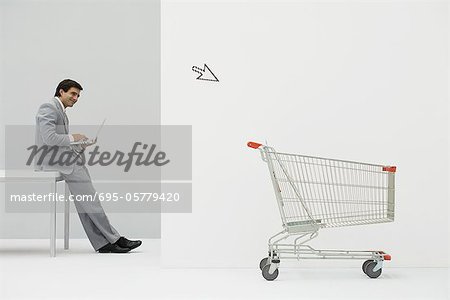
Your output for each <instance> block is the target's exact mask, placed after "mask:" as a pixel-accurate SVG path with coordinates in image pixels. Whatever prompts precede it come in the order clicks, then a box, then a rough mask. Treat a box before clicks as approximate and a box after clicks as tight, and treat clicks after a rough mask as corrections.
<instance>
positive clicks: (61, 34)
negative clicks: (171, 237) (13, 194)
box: [0, 0, 160, 238]
mask: <svg viewBox="0 0 450 300" xmlns="http://www.w3.org/2000/svg"><path fill="white" fill-rule="evenodd" d="M0 30H1V31H0V33H1V35H0V105H1V106H0V108H1V115H0V125H1V126H0V127H1V131H0V140H2V141H3V140H4V128H3V125H5V124H11V125H22V124H30V125H33V124H34V123H35V115H36V112H37V109H38V107H39V106H40V105H41V104H42V103H44V102H46V101H48V100H49V99H51V98H52V97H53V95H54V93H55V89H56V86H57V85H58V83H59V82H60V81H61V80H63V79H65V78H72V79H75V80H77V81H78V82H80V84H81V85H82V86H83V88H84V90H83V92H82V96H81V98H80V100H79V101H78V103H77V104H76V105H75V106H74V107H73V108H71V109H68V110H67V115H68V116H69V119H70V123H71V124H72V125H76V124H80V125H81V124H82V125H84V124H92V125H97V124H100V123H101V122H102V120H103V119H104V118H105V117H106V118H107V125H145V124H147V125H153V124H160V45H159V43H160V4H159V1H141V0H132V1H122V0H117V1H102V0H97V1H75V0H63V1H61V0H50V1H40V0H0ZM118 138H120V137H118ZM4 151H5V149H4V144H3V143H1V146H0V169H1V168H4V155H5V154H4V153H5V152H4ZM3 188H4V185H1V186H0V199H1V202H0V203H1V204H0V205H2V206H3V205H4V204H3V203H4V202H3V201H4V190H3ZM109 216H110V219H111V223H112V224H114V226H115V227H116V228H117V229H118V230H119V232H120V233H122V234H123V235H126V236H131V237H141V238H145V237H147V238H149V237H159V235H160V216H159V215H158V214H144V213H142V214H109ZM130 220H132V222H130ZM60 224H62V223H60ZM58 229H62V227H61V226H58ZM48 232H49V222H48V215H47V214H35V213H28V214H5V213H4V210H3V209H2V210H0V238H46V237H48ZM85 236H86V235H85V234H84V231H83V229H82V227H81V224H80V221H79V220H78V216H77V215H72V226H71V237H83V238H84V237H85Z"/></svg>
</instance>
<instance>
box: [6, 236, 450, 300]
mask: <svg viewBox="0 0 450 300" xmlns="http://www.w3.org/2000/svg"><path fill="white" fill-rule="evenodd" d="M58 243H59V245H61V244H62V241H61V240H59V241H58ZM159 258H160V241H159V240H145V241H144V243H143V245H142V246H141V247H140V248H138V249H136V250H135V251H134V252H132V253H128V254H97V253H94V252H93V250H92V249H91V248H90V244H89V243H88V241H87V240H83V239H80V240H71V249H70V250H69V251H64V250H62V249H58V256H57V257H56V258H50V257H49V253H48V240H0V279H1V282H0V299H4V300H6V299H33V300H34V299H396V300H398V299H427V300H431V299H449V269H447V268H421V269H409V268H397V269H396V268H388V267H386V268H385V269H384V270H383V274H382V276H381V277H380V278H378V279H369V278H367V277H366V276H365V275H364V274H363V273H362V272H361V271H360V270H359V269H356V268H348V269H342V268H282V269H280V275H279V277H278V279H277V280H275V281H273V282H268V281H266V280H264V279H263V278H262V276H261V274H260V271H259V269H258V268H256V269H162V268H161V266H160V264H159V261H160V259H159Z"/></svg>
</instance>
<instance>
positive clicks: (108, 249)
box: [98, 243, 131, 253]
mask: <svg viewBox="0 0 450 300" xmlns="http://www.w3.org/2000/svg"><path fill="white" fill-rule="evenodd" d="M130 250H131V249H130V248H127V247H120V246H119V245H116V243H114V244H111V243H108V244H106V245H105V246H103V247H101V248H100V249H98V252H99V253H126V252H128V251H130Z"/></svg>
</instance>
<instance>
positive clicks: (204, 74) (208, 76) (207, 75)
mask: <svg viewBox="0 0 450 300" xmlns="http://www.w3.org/2000/svg"><path fill="white" fill-rule="evenodd" d="M192 71H194V72H196V73H199V74H200V75H199V76H198V77H197V79H198V80H206V81H217V82H219V79H217V77H216V75H214V73H213V72H212V71H211V69H210V68H209V67H208V66H207V65H206V64H204V66H203V69H200V68H199V67H196V66H193V67H192Z"/></svg>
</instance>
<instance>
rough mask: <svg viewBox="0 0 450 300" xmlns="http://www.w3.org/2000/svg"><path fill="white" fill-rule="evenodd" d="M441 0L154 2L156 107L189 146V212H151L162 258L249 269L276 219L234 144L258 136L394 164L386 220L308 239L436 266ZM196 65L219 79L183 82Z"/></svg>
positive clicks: (252, 158)
mask: <svg viewBox="0 0 450 300" xmlns="http://www.w3.org/2000/svg"><path fill="white" fill-rule="evenodd" d="M447 6H448V4H447V2H443V1H442V2H436V1H433V2H428V1H427V2H425V1H423V2H413V1H383V2H374V1H338V2H329V1H326V2H313V1H288V2H283V3H279V2H277V1H264V2H257V1H245V2H244V1H233V2H230V3H225V2H221V1H214V2H211V1H203V2H195V3H194V2H189V3H186V2H182V1H164V2H163V3H162V16H163V18H162V96H163V102H162V117H161V118H162V123H163V124H192V125H193V153H194V154H193V213H192V214H179V215H163V223H162V229H163V231H162V256H163V264H164V265H165V266H167V267H180V266H185V267H231V266H233V267H256V265H257V264H258V263H259V260H260V259H261V258H262V257H263V256H264V255H265V254H266V241H267V238H268V237H269V236H270V235H271V234H273V233H275V232H276V231H278V230H280V229H281V226H280V219H279V216H278V211H277V207H276V202H275V198H274V194H273V191H272V188H271V185H270V181H269V175H268V171H267V167H266V165H265V163H263V162H262V161H261V159H260V157H259V155H258V153H257V151H254V150H251V149H249V148H247V147H246V142H247V141H249V140H254V141H258V142H263V141H264V140H265V139H267V140H268V142H269V143H270V145H272V146H274V147H275V148H276V149H278V150H282V151H285V152H292V153H301V154H311V155H317V156H324V157H335V158H341V159H350V160H356V161H367V162H374V163H381V164H394V165H397V166H398V171H397V178H396V184H397V190H396V199H397V203H396V220H395V222H394V223H389V224H382V225H372V226H360V227H353V228H337V229H329V230H324V231H322V233H321V235H320V236H319V238H318V239H317V241H316V242H315V243H314V245H315V246H317V247H325V248H326V247H328V248H343V249H347V248H348V249H361V250H365V249H384V250H386V251H389V252H390V253H391V254H392V256H393V261H392V262H391V263H390V265H391V266H448V262H449V260H448V253H449V245H448V237H449V233H450V232H449V224H448V217H449V213H448V212H449V210H448V209H449V206H448V195H449V190H448V182H449V176H448V166H449V160H448V150H449V149H448V132H449V131H448V129H449V128H448V86H447V85H448V7H447ZM203 63H207V64H208V66H209V67H210V68H211V69H212V71H213V72H214V73H215V74H216V75H217V77H218V78H219V80H220V82H219V83H215V82H205V81H199V80H195V77H196V73H193V72H192V71H191V67H192V66H194V65H196V66H202V65H203ZM317 263H318V262H311V263H309V265H314V264H317ZM302 264H303V265H305V264H306V263H304V262H303V263H302ZM339 264H341V265H351V266H359V264H360V262H356V263H353V262H340V263H337V264H336V265H339Z"/></svg>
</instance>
